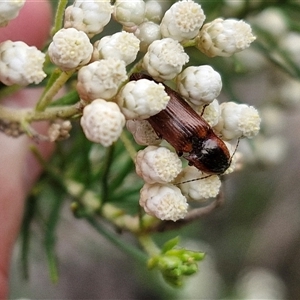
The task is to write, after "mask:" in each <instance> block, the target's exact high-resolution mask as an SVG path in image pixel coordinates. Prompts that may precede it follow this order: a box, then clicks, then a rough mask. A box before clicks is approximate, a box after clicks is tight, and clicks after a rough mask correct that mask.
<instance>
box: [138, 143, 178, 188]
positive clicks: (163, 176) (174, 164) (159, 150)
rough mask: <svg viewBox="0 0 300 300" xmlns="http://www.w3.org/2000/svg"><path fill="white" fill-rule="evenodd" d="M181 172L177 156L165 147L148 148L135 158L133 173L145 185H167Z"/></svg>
mask: <svg viewBox="0 0 300 300" xmlns="http://www.w3.org/2000/svg"><path fill="white" fill-rule="evenodd" d="M181 170H182V163H181V160H180V158H179V157H178V155H177V154H176V153H174V152H171V151H170V150H169V149H167V148H165V147H156V146H148V147H147V148H145V149H143V150H140V151H139V152H138V153H137V155H136V158H135V171H136V173H137V174H138V175H139V176H140V177H142V178H143V180H144V181H145V182H147V183H168V182H171V181H172V180H174V179H175V178H176V176H177V175H178V174H179V173H180V172H181Z"/></svg>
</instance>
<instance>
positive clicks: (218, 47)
mask: <svg viewBox="0 0 300 300" xmlns="http://www.w3.org/2000/svg"><path fill="white" fill-rule="evenodd" d="M254 40H255V36H253V34H252V32H251V27H250V25H249V24H247V23H245V22H244V21H242V20H235V19H226V20H223V19H221V18H218V19H215V20H214V21H212V22H210V23H207V24H205V25H204V26H203V27H202V29H201V30H200V32H199V34H198V36H197V38H196V46H197V48H198V49H199V50H200V51H201V52H203V53H204V54H206V55H207V56H209V57H214V56H227V57H228V56H231V55H232V54H234V53H236V52H239V51H242V50H244V49H246V48H248V47H249V45H250V44H251V43H252V42H253V41H254Z"/></svg>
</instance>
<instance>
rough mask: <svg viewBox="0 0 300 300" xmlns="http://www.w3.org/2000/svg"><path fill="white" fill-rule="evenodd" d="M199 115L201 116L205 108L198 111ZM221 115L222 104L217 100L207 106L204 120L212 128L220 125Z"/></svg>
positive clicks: (203, 115) (201, 107)
mask: <svg viewBox="0 0 300 300" xmlns="http://www.w3.org/2000/svg"><path fill="white" fill-rule="evenodd" d="M196 111H197V113H198V114H200V115H201V113H202V111H203V106H200V107H199V108H197V109H196ZM220 115H221V110H220V104H219V102H218V100H217V99H215V100H214V101H213V102H211V103H210V104H209V105H207V106H205V108H204V111H203V114H202V115H201V116H202V118H203V119H204V120H205V121H206V122H207V123H208V124H209V125H210V126H211V127H214V126H215V125H217V124H218V122H219V118H220Z"/></svg>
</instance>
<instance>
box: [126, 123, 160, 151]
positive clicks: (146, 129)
mask: <svg viewBox="0 0 300 300" xmlns="http://www.w3.org/2000/svg"><path fill="white" fill-rule="evenodd" d="M126 127H127V129H128V131H130V132H131V134H132V135H133V137H134V140H135V141H136V143H137V144H139V145H142V146H148V145H159V144H160V143H161V139H160V138H159V137H158V136H157V134H156V132H155V131H154V129H153V127H152V126H151V125H150V123H149V122H148V121H147V120H127V121H126Z"/></svg>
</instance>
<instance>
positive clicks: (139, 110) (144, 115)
mask: <svg viewBox="0 0 300 300" xmlns="http://www.w3.org/2000/svg"><path fill="white" fill-rule="evenodd" d="M169 100H170V96H169V95H168V94H167V93H166V92H165V88H164V86H163V85H162V84H161V83H155V82H154V81H152V80H148V79H140V80H137V81H129V82H128V83H126V85H125V86H124V87H123V88H122V89H121V91H120V92H119V93H118V95H117V103H118V104H119V106H120V108H121V110H122V113H123V114H124V115H125V117H126V119H148V118H149V117H151V116H153V115H156V114H157V113H159V112H160V111H161V110H163V109H165V108H166V107H167V104H168V102H169Z"/></svg>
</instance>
